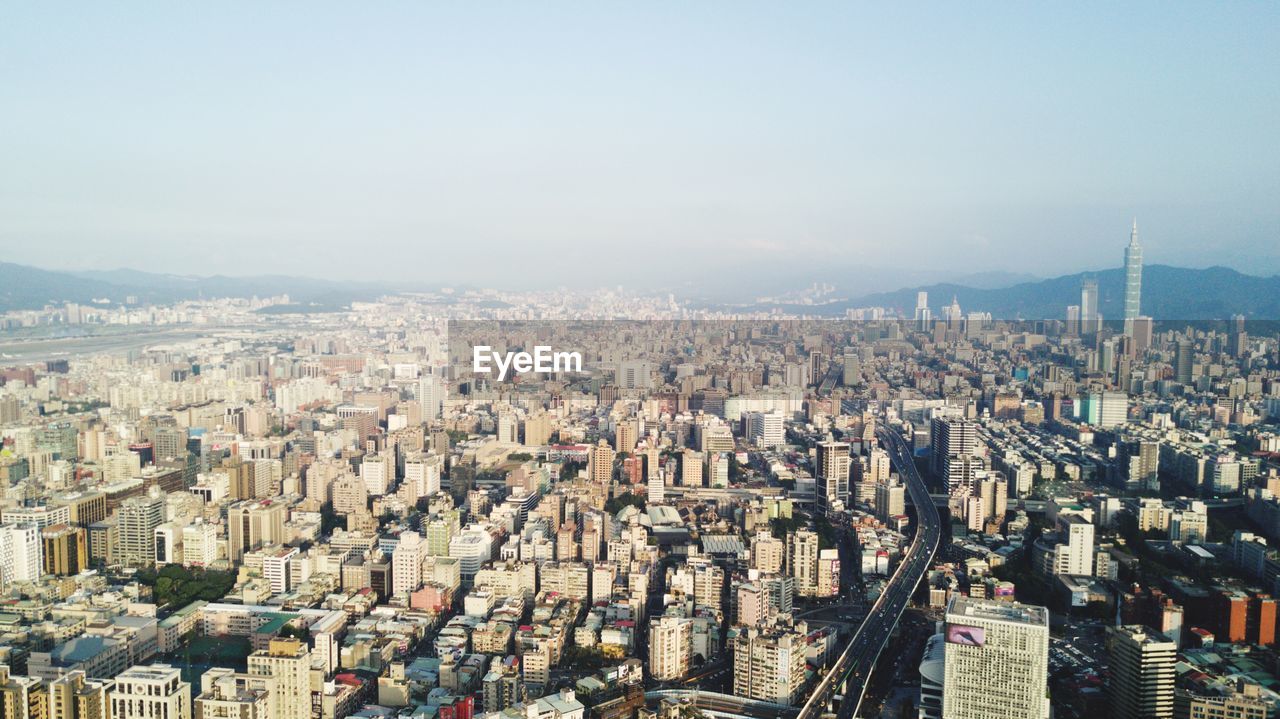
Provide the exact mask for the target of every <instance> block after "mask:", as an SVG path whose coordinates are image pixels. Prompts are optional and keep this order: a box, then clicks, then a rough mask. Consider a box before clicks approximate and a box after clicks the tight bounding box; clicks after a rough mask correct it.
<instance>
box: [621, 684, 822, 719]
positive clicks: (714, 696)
mask: <svg viewBox="0 0 1280 719" xmlns="http://www.w3.org/2000/svg"><path fill="white" fill-rule="evenodd" d="M644 698H645V701H646V702H648V701H660V700H662V699H678V700H682V701H689V702H691V703H692V704H693V705H694V706H695V707H697V708H698V709H699V710H701V711H702V712H703V713H704V714H707V715H709V716H712V717H717V718H719V719H795V717H796V716H797V715H798V714H799V713H800V710H799V709H798V708H796V707H794V706H791V705H788V704H774V703H772V702H765V701H760V700H758V699H746V698H744V697H737V696H733V695H732V694H721V693H719V692H704V691H701V690H698V689H658V690H655V691H649V692H645V693H644Z"/></svg>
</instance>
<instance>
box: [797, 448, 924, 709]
mask: <svg viewBox="0 0 1280 719" xmlns="http://www.w3.org/2000/svg"><path fill="white" fill-rule="evenodd" d="M876 436H877V437H878V438H879V440H880V443H881V444H882V445H883V446H884V448H885V449H886V450H888V452H889V457H890V459H891V460H892V461H893V466H894V468H895V469H897V470H898V474H899V476H901V477H902V481H903V482H904V483H905V484H906V488H907V492H908V493H910V495H911V502H912V504H914V505H915V508H916V525H917V526H916V530H915V538H914V539H913V540H912V541H911V546H910V547H908V548H907V552H906V554H904V555H903V558H902V562H901V563H900V564H899V565H898V568H897V569H896V570H894V573H893V577H892V578H890V580H889V583H888V585H887V586H886V587H885V590H884V593H883V594H881V595H880V597H879V598H878V599H877V600H876V602H875V604H873V605H872V607H871V611H870V612H868V613H867V617H866V618H865V619H864V620H863V621H862V625H861V626H860V627H859V628H858V631H857V633H856V634H854V636H853V638H852V639H851V640H850V641H849V644H848V646H846V647H845V650H844V651H843V652H842V653H841V654H840V658H839V659H837V660H836V662H835V663H834V664H833V665H832V667H831V670H830V671H828V672H827V674H826V675H825V676H823V677H822V679H821V680H820V681H819V682H818V684H817V686H816V687H814V691H813V693H812V694H811V695H810V696H809V700H808V701H807V702H805V705H804V707H803V708H802V709H801V710H800V713H799V715H798V716H797V719H817V717H818V716H819V715H821V714H823V713H824V712H825V710H826V706H827V704H828V702H830V701H831V699H832V698H833V697H835V696H836V695H837V694H838V693H839V692H840V688H841V686H842V685H845V681H846V679H847V680H848V684H847V686H845V688H844V699H843V700H842V701H841V702H840V708H839V711H838V713H837V716H838V717H839V719H849V718H850V717H853V716H856V715H857V712H858V706H859V705H860V704H861V703H862V696H863V694H864V692H865V691H866V685H867V680H868V679H869V678H870V676H871V670H872V668H873V667H874V666H875V663H876V659H877V658H878V657H879V656H880V652H881V650H883V649H884V645H885V644H886V643H887V642H888V640H889V636H890V635H891V634H892V633H893V628H894V627H895V626H896V625H897V623H898V619H899V618H900V617H901V616H902V612H903V611H904V610H905V609H906V608H907V603H908V602H909V601H910V599H911V595H912V593H913V592H915V589H916V586H917V585H919V584H920V580H921V579H922V578H923V577H924V575H925V573H926V572H927V571H928V570H929V565H930V564H931V563H932V561H933V556H934V554H936V553H937V551H938V543H939V542H940V541H941V539H942V526H941V520H940V519H939V517H938V510H937V508H936V507H934V505H933V501H932V499H931V498H930V496H929V489H928V487H926V486H925V483H924V479H923V478H922V477H921V476H920V473H919V472H918V471H917V470H916V465H915V462H914V460H913V459H912V457H911V450H910V448H909V447H908V446H907V443H906V441H904V440H903V439H902V436H901V435H900V434H898V433H897V432H896V431H895V430H892V429H888V428H885V427H880V428H879V429H877V431H876Z"/></svg>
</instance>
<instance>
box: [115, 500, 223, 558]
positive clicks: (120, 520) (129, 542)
mask: <svg viewBox="0 0 1280 719" xmlns="http://www.w3.org/2000/svg"><path fill="white" fill-rule="evenodd" d="M164 512H165V509H164V493H163V492H160V491H159V490H152V491H151V492H149V493H148V494H147V495H146V496H144V497H130V498H129V499H126V500H125V501H124V503H123V504H121V505H120V508H119V509H117V510H116V517H117V525H116V532H117V537H116V551H117V554H118V556H119V559H120V561H121V562H122V563H124V564H126V565H129V566H135V567H136V566H146V565H148V564H155V561H156V527H159V526H160V525H161V524H164ZM239 558H240V557H239V556H237V557H236V559H239Z"/></svg>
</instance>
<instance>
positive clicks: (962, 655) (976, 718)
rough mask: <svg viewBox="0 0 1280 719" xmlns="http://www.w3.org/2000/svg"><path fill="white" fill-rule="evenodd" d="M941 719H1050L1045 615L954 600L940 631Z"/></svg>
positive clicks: (1041, 610)
mask: <svg viewBox="0 0 1280 719" xmlns="http://www.w3.org/2000/svg"><path fill="white" fill-rule="evenodd" d="M943 634H944V641H945V642H946V647H945V649H944V658H943V667H944V668H943V689H942V716H943V717H944V718H945V719H1047V718H1048V717H1049V709H1050V704H1049V696H1048V691H1047V688H1048V673H1049V611H1048V610H1047V609H1045V608H1044V607H1037V606H1032V605H1027V604H1019V603H1017V602H997V601H989V600H983V599H970V598H968V597H964V596H955V597H953V598H952V600H951V604H950V605H949V606H948V607H947V613H946V622H945V625H944V630H943Z"/></svg>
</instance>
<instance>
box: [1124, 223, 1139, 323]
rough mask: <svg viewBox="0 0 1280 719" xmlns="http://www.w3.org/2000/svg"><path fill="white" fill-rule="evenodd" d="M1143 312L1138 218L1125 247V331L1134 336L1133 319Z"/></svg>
mask: <svg viewBox="0 0 1280 719" xmlns="http://www.w3.org/2000/svg"><path fill="white" fill-rule="evenodd" d="M1141 314H1142V245H1139V244H1138V220H1137V219H1134V221H1133V231H1132V232H1130V233H1129V246H1128V247H1126V248H1124V333H1125V334H1127V335H1129V336H1130V337H1132V336H1133V321H1134V320H1136V319H1138V317H1139V315H1141Z"/></svg>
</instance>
